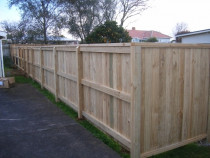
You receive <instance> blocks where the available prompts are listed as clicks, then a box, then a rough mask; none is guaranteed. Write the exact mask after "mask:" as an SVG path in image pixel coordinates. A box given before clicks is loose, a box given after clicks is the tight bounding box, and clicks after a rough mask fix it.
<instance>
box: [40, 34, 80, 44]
mask: <svg viewBox="0 0 210 158" xmlns="http://www.w3.org/2000/svg"><path fill="white" fill-rule="evenodd" d="M43 40H44V37H43V36H37V37H36V41H38V42H40V41H43ZM47 41H48V44H64V45H69V44H72V45H74V44H79V41H78V40H73V39H69V38H66V37H59V36H47Z"/></svg>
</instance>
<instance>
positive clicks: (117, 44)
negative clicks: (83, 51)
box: [79, 43, 131, 47]
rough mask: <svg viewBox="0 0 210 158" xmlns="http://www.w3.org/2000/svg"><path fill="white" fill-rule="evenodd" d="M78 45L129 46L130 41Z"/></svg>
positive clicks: (82, 45)
mask: <svg viewBox="0 0 210 158" xmlns="http://www.w3.org/2000/svg"><path fill="white" fill-rule="evenodd" d="M79 46H81V47H87V46H89V47H90V46H91V47H101V46H103V47H110V46H111V47H120V46H127V47H129V46H131V43H98V44H80V45H79Z"/></svg>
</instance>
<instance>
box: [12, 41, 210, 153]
mask: <svg viewBox="0 0 210 158" xmlns="http://www.w3.org/2000/svg"><path fill="white" fill-rule="evenodd" d="M40 47H41V50H42V52H43V57H41V56H40ZM54 47H56V54H57V57H56V56H55V49H54ZM76 47H77V46H53V45H52V46H40V45H38V46H34V45H12V46H11V51H12V52H11V55H12V58H13V61H14V63H15V65H17V67H18V68H20V69H21V70H24V69H25V70H27V71H26V73H28V74H29V75H30V76H31V77H32V78H33V79H34V80H36V81H37V82H39V83H40V84H42V85H43V87H45V88H46V89H48V90H49V91H51V92H52V93H55V94H56V92H55V91H56V89H57V94H56V95H57V98H59V99H60V100H62V101H63V102H65V103H66V104H68V105H69V106H70V107H72V108H73V109H74V110H76V111H77V112H79V114H80V117H82V116H85V117H86V118H87V119H88V120H90V121H91V122H92V123H93V124H95V125H96V126H98V127H99V128H101V129H102V130H103V131H104V132H106V133H108V134H110V135H111V136H112V137H114V138H115V139H116V140H117V141H119V142H120V143H122V144H123V145H124V146H125V147H126V148H129V149H130V150H131V157H140V156H141V157H148V156H152V155H155V154H158V153H162V152H165V151H168V150H171V149H174V148H177V147H180V146H183V145H185V144H188V143H191V142H194V141H198V140H200V139H203V138H206V137H207V140H208V141H209V140H210V104H209V100H210V79H209V77H210V45H203V44H195V45H192V44H160V43H131V44H129V43H126V44H91V45H89V44H88V45H78V48H79V50H80V51H79V53H77V52H78V51H76ZM53 50H54V51H53ZM53 52H54V53H53ZM79 54H80V55H79ZM78 55H79V56H78ZM56 58H57V59H56ZM56 60H57V61H56ZM26 63H27V64H26ZM56 63H57V65H56ZM56 69H57V70H56ZM78 72H79V73H78ZM56 84H57V85H56ZM81 102H83V103H82V104H81Z"/></svg>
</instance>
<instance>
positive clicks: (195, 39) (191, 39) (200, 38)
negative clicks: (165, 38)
mask: <svg viewBox="0 0 210 158" xmlns="http://www.w3.org/2000/svg"><path fill="white" fill-rule="evenodd" d="M182 43H210V33H205V34H198V35H192V36H186V37H182Z"/></svg>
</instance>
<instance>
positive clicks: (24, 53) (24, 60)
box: [22, 48, 28, 76]
mask: <svg viewBox="0 0 210 158" xmlns="http://www.w3.org/2000/svg"><path fill="white" fill-rule="evenodd" d="M27 49H28V48H26V49H23V54H22V55H23V63H24V66H23V67H24V73H25V75H26V76H27V72H26V55H27V54H26V53H27V51H28V50H27Z"/></svg>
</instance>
